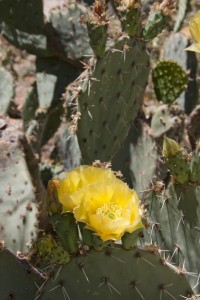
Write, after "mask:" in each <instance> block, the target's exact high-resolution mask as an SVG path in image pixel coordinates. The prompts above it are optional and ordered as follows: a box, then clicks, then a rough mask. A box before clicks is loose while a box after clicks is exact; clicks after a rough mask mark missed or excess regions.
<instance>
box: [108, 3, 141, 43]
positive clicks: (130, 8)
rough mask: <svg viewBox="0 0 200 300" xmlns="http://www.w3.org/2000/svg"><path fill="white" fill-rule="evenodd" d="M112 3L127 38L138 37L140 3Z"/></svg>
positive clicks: (139, 29)
mask: <svg viewBox="0 0 200 300" xmlns="http://www.w3.org/2000/svg"><path fill="white" fill-rule="evenodd" d="M114 3H115V5H116V10H117V13H118V15H119V18H120V21H121V24H122V29H123V31H124V32H126V33H127V34H128V35H129V36H135V37H139V36H140V31H141V1H138V0H137V1H136V0H130V1H126V0H122V1H119V0H115V1H114Z"/></svg>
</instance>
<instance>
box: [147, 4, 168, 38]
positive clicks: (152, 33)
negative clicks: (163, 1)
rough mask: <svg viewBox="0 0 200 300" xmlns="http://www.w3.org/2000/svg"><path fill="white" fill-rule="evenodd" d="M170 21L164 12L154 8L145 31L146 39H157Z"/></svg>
mask: <svg viewBox="0 0 200 300" xmlns="http://www.w3.org/2000/svg"><path fill="white" fill-rule="evenodd" d="M168 20H169V17H168V16H166V15H165V14H164V13H163V11H162V10H160V9H155V8H154V7H153V8H152V9H151V11H150V13H149V16H148V19H147V22H146V24H145V26H144V29H143V37H144V39H145V40H152V39H153V38H155V37H156V36H157V35H158V34H159V33H160V32H161V31H162V30H163V28H164V27H165V25H166V23H167V21H168Z"/></svg>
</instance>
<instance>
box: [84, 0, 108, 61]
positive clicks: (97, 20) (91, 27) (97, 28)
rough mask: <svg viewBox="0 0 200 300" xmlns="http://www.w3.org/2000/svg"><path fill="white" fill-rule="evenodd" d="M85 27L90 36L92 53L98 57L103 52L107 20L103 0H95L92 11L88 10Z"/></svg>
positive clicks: (102, 54)
mask: <svg viewBox="0 0 200 300" xmlns="http://www.w3.org/2000/svg"><path fill="white" fill-rule="evenodd" d="M87 28H88V35H89V38H90V45H91V47H92V49H93V51H94V53H95V54H96V55H97V56H98V57H102V56H104V54H105V50H106V42H107V36H108V35H107V31H108V20H107V19H106V14H105V0H96V1H95V3H94V5H93V11H92V12H88V15H87Z"/></svg>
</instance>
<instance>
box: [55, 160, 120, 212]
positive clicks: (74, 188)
mask: <svg viewBox="0 0 200 300" xmlns="http://www.w3.org/2000/svg"><path fill="white" fill-rule="evenodd" d="M109 179H116V176H115V175H114V173H113V172H112V171H111V169H102V168H97V167H93V166H80V167H77V168H75V169H74V170H72V171H71V172H69V173H67V174H66V177H65V178H63V179H58V178H56V179H53V180H52V181H55V184H56V189H57V196H58V200H59V202H60V203H61V204H62V205H63V211H62V212H63V213H64V212H68V211H73V209H74V208H75V207H76V206H77V205H79V204H80V201H81V196H82V193H83V190H82V188H83V187H84V186H86V185H89V184H92V183H94V182H100V181H107V180H109Z"/></svg>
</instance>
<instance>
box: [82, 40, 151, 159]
mask: <svg viewBox="0 0 200 300" xmlns="http://www.w3.org/2000/svg"><path fill="white" fill-rule="evenodd" d="M130 62H131V63H130ZM148 72H149V59H148V55H147V53H146V51H145V49H144V44H143V43H142V42H140V41H136V40H131V39H127V38H122V39H121V40H120V41H118V42H117V43H116V44H115V45H114V47H112V48H111V49H110V50H109V52H108V53H107V54H106V55H105V56H104V57H103V58H101V59H100V60H97V62H93V64H92V65H90V67H89V69H88V70H87V71H86V74H83V76H84V77H83V78H81V79H80V83H81V91H80V93H79V95H78V108H79V112H80V113H81V118H80V119H79V120H78V128H77V136H78V141H79V145H80V148H81V153H82V158H83V161H84V162H87V163H89V162H92V161H94V160H95V159H100V160H101V161H108V160H110V159H111V158H112V157H113V155H114V154H115V153H116V152H117V150H118V149H119V147H120V144H121V143H122V142H123V140H124V138H125V136H126V135H127V134H128V131H129V129H130V126H131V122H132V121H133V120H134V118H135V117H136V116H137V113H138V110H139V107H140V105H141V102H142V97H143V94H144V89H145V87H146V80H147V76H148ZM124 84H126V85H128V88H125V89H124ZM112 87H113V88H112ZM122 107H123V111H122ZM111 111H112V116H111V115H110V113H111ZM102 116H103V119H102ZM99 117H100V119H99Z"/></svg>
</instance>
